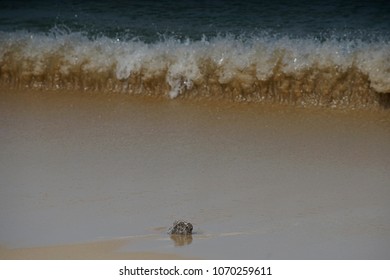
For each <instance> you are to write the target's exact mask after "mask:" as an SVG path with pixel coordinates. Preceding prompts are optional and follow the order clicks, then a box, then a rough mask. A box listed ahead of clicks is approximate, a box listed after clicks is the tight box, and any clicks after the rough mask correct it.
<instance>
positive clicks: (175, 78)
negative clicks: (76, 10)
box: [0, 32, 390, 108]
mask: <svg viewBox="0 0 390 280" xmlns="http://www.w3.org/2000/svg"><path fill="white" fill-rule="evenodd" d="M0 83H1V85H3V86H7V87H29V88H40V89H71V90H82V91H90V90H98V91H106V92H124V93H130V94H142V95H164V96H169V97H170V98H176V97H178V96H180V97H206V98H221V99H231V100H240V101H253V102H264V103H266V102H270V103H288V104H290V103H291V104H297V105H319V106H341V107H359V108H360V107H378V106H380V105H385V106H386V104H387V103H389V102H388V100H389V99H390V98H389V95H390V45H389V42H386V41H380V40H378V41H376V42H363V41H359V40H355V41H351V40H349V41H347V40H344V41H340V40H336V39H334V40H333V39H329V40H327V41H323V42H320V41H318V40H315V39H291V38H287V37H283V38H274V37H270V36H264V37H252V38H246V39H237V38H233V37H229V36H224V37H222V36H220V37H214V38H210V39H206V38H203V39H202V40H199V41H190V40H187V41H183V40H176V39H174V38H167V39H164V40H161V41H159V42H155V43H145V42H142V41H137V40H126V41H123V40H119V39H111V38H107V37H100V38H95V39H90V38H88V37H87V36H84V35H83V34H81V33H58V32H57V33H53V34H34V33H28V32H13V33H9V32H8V33H6V32H2V33H0ZM383 103H385V104H383Z"/></svg>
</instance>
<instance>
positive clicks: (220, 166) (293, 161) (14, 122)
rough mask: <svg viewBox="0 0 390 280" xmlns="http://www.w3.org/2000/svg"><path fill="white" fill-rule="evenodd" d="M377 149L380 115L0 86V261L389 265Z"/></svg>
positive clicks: (385, 127)
mask: <svg viewBox="0 0 390 280" xmlns="http://www.w3.org/2000/svg"><path fill="white" fill-rule="evenodd" d="M389 144H390V112H389V111H388V110H371V111H364V110H362V111H358V110H342V109H339V110H337V109H322V108H315V109H310V108H305V109H303V108H294V107H292V106H289V107H288V106H286V107H283V106H262V105H258V104H257V105H256V104H245V103H241V104H239V103H232V102H219V101H210V102H209V101H196V100H192V101H189V100H182V99H180V98H178V99H175V100H168V99H163V98H146V97H142V98H141V97H136V96H133V97H130V96H128V95H122V94H103V93H85V92H84V93H74V92H64V91H58V92H51V91H47V92H45V91H33V90H29V91H24V90H19V91H16V90H8V89H1V90H0V223H1V227H0V259H37V258H38V259H389V258H390V203H389V200H390V172H389V168H390V145H389ZM176 219H185V220H188V221H190V222H192V223H193V225H194V234H193V236H192V238H188V239H185V240H175V239H172V238H171V237H170V236H169V235H168V234H167V233H166V231H167V229H168V227H169V226H171V224H172V223H173V221H174V220H176Z"/></svg>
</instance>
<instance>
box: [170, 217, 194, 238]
mask: <svg viewBox="0 0 390 280" xmlns="http://www.w3.org/2000/svg"><path fill="white" fill-rule="evenodd" d="M192 229H193V226H192V224H191V223H189V222H186V221H180V220H179V221H175V222H174V223H173V226H172V227H171V228H170V229H169V230H168V233H169V234H179V235H191V234H192Z"/></svg>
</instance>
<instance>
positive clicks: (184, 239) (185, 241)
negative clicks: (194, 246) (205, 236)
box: [171, 234, 192, 246]
mask: <svg viewBox="0 0 390 280" xmlns="http://www.w3.org/2000/svg"><path fill="white" fill-rule="evenodd" d="M171 239H172V240H173V242H174V243H175V246H185V245H190V244H191V243H192V235H183V234H171Z"/></svg>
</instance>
